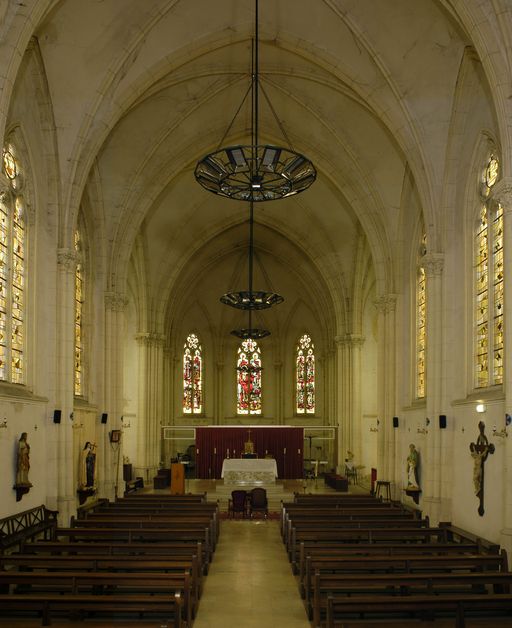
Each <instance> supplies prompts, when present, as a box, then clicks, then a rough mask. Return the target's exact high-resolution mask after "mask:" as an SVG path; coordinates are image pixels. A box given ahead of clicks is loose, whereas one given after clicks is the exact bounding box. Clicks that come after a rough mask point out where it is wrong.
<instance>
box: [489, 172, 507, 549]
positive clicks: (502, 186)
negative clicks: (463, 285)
mask: <svg viewBox="0 0 512 628" xmlns="http://www.w3.org/2000/svg"><path fill="white" fill-rule="evenodd" d="M493 197H494V199H495V200H496V201H497V202H499V203H500V204H501V206H502V207H503V222H504V225H503V230H504V238H503V242H504V246H503V253H504V260H503V273H504V274H503V281H504V283H505V285H504V292H505V298H504V301H505V312H504V315H503V318H504V327H505V346H504V373H505V377H504V380H503V389H504V393H505V411H506V412H510V408H512V377H511V375H510V374H511V373H512V333H510V331H511V330H512V248H511V247H510V246H507V244H510V243H511V242H512V239H511V238H512V178H510V177H508V178H504V179H502V180H501V181H498V183H496V185H495V186H494V188H493ZM507 431H508V432H509V437H508V438H504V439H503V441H504V447H505V467H504V469H503V473H501V474H500V476H501V478H502V482H503V498H502V499H503V524H502V526H503V527H502V529H501V538H500V544H501V546H502V547H503V548H504V549H506V551H507V552H508V554H509V556H510V555H511V553H512V490H511V488H510V487H511V486H512V438H511V434H510V433H511V432H512V428H511V427H508V428H507ZM497 477H498V475H497Z"/></svg>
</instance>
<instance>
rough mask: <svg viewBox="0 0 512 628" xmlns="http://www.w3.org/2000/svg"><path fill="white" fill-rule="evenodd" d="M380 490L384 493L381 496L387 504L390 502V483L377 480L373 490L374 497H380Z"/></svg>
mask: <svg viewBox="0 0 512 628" xmlns="http://www.w3.org/2000/svg"><path fill="white" fill-rule="evenodd" d="M381 490H382V492H383V493H384V495H383V496H382V497H383V498H384V499H386V500H387V501H388V502H390V501H391V482H388V481H386V480H377V486H376V488H375V497H380V494H381Z"/></svg>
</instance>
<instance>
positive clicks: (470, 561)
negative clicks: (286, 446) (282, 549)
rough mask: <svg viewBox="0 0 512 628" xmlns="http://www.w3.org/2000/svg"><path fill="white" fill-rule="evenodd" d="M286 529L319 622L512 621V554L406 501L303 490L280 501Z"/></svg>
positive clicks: (333, 627) (334, 627)
mask: <svg viewBox="0 0 512 628" xmlns="http://www.w3.org/2000/svg"><path fill="white" fill-rule="evenodd" d="M281 533H282V536H283V542H284V543H285V545H286V549H287V552H288V556H289V559H290V562H291V564H292V568H293V571H294V573H295V574H296V575H297V578H298V585H299V591H300V594H301V596H302V598H303V599H304V603H305V607H306V612H307V614H308V618H309V619H310V620H311V622H312V626H313V628H323V627H327V628H341V627H345V626H352V625H355V624H357V625H359V624H365V623H367V624H371V625H372V627H373V626H374V625H378V622H379V621H380V622H388V625H389V622H391V623H392V624H393V625H400V623H402V624H404V623H405V624H408V625H409V624H410V623H411V622H415V621H421V620H434V619H437V618H450V620H452V621H454V622H455V624H454V625H455V626H456V628H464V626H465V621H466V617H472V618H473V617H478V618H481V617H483V618H486V619H489V621H490V622H492V624H491V623H489V625H493V626H497V625H498V624H497V623H496V622H497V621H500V620H505V618H508V619H507V621H508V620H510V621H511V622H512V595H511V593H510V592H511V588H510V585H511V584H512V573H511V572H509V571H508V563H507V555H506V552H505V551H503V550H502V551H500V548H499V546H497V545H495V544H491V543H486V542H483V541H482V540H481V539H476V538H472V537H471V535H469V534H467V535H466V534H465V533H464V532H463V531H461V530H459V529H456V528H453V527H452V526H450V524H441V525H439V526H436V527H432V526H430V524H429V521H428V518H422V517H421V514H420V513H419V511H416V510H411V509H407V508H405V507H404V506H403V505H401V504H398V503H392V502H384V501H382V500H381V499H377V498H375V497H373V496H371V495H352V494H348V495H347V494H345V495H339V494H336V495H333V494H325V495H322V494H316V495H315V494H309V495H301V494H296V495H295V499H294V501H293V502H291V503H283V505H282V513H281ZM510 625H512V623H511V624H510Z"/></svg>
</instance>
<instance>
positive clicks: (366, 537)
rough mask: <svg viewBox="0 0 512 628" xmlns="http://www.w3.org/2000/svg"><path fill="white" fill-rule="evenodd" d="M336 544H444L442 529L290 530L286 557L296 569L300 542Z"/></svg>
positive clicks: (443, 531) (444, 535)
mask: <svg viewBox="0 0 512 628" xmlns="http://www.w3.org/2000/svg"><path fill="white" fill-rule="evenodd" d="M326 541H327V542H331V543H332V542H336V543H343V542H344V543H357V542H359V543H379V544H381V543H397V542H403V543H433V542H436V543H446V529H444V528H341V529H329V530H314V529H313V530H310V529H308V530H296V528H292V530H291V538H290V541H289V550H288V555H289V559H290V562H291V563H292V565H293V566H294V569H296V567H297V564H298V558H299V549H300V543H301V542H309V543H313V542H321V543H325V542H326Z"/></svg>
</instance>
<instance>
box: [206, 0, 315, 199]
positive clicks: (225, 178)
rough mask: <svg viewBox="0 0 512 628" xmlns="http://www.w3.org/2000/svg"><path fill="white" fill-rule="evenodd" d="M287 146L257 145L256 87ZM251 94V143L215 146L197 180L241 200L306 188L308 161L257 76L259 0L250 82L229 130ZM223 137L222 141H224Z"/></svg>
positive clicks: (310, 171)
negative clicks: (286, 128) (288, 133)
mask: <svg viewBox="0 0 512 628" xmlns="http://www.w3.org/2000/svg"><path fill="white" fill-rule="evenodd" d="M260 89H261V90H262V93H263V95H264V96H265V99H266V100H267V103H268V105H269V107H270V110H271V112H272V114H273V116H274V118H275V119H276V121H277V124H278V125H279V128H280V129H281V131H282V133H283V135H284V136H285V139H286V140H287V142H288V145H289V147H288V148H284V147H281V146H272V145H268V144H259V126H258V124H259V90H260ZM249 93H250V94H251V144H250V145H238V146H228V147H226V148H220V145H219V148H217V150H215V151H214V152H212V153H209V154H208V155H206V156H205V157H203V158H202V159H201V160H199V162H198V163H197V165H196V169H195V177H196V180H197V181H198V182H199V183H200V184H201V185H202V186H203V187H204V188H205V189H206V190H209V191H210V192H213V193H214V194H218V195H219V196H224V197H226V198H232V199H235V200H241V201H251V202H259V201H274V200H277V199H281V198H286V197H288V196H292V195H294V194H298V193H299V192H303V191H304V190H306V189H307V188H308V187H309V186H310V185H311V184H312V183H313V182H314V181H315V179H316V169H315V167H314V165H313V164H312V163H311V161H310V160H309V159H308V158H307V157H305V156H304V155H301V154H300V153H297V152H295V151H294V150H293V148H292V147H291V145H290V141H289V139H288V137H287V135H286V132H285V130H284V128H283V126H282V124H281V122H280V121H279V119H278V117H277V116H276V114H275V111H274V108H273V107H272V105H271V103H270V101H269V99H268V96H267V94H266V92H265V90H264V89H263V88H262V87H261V86H260V78H259V29H258V0H255V29H254V42H253V49H252V67H251V83H250V87H249V90H248V91H247V92H246V93H245V95H244V97H243V100H242V103H241V105H240V107H239V108H238V110H237V112H236V114H235V117H234V118H233V120H232V121H231V123H230V125H229V127H228V130H227V131H226V133H225V134H224V137H225V136H226V135H227V133H228V131H229V129H230V128H231V126H232V125H233V122H234V120H235V118H236V116H237V114H238V112H239V111H240V109H241V107H242V105H243V103H244V101H245V99H246V98H247V96H248V94H249ZM224 137H223V138H222V140H221V144H222V141H223V140H224Z"/></svg>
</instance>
